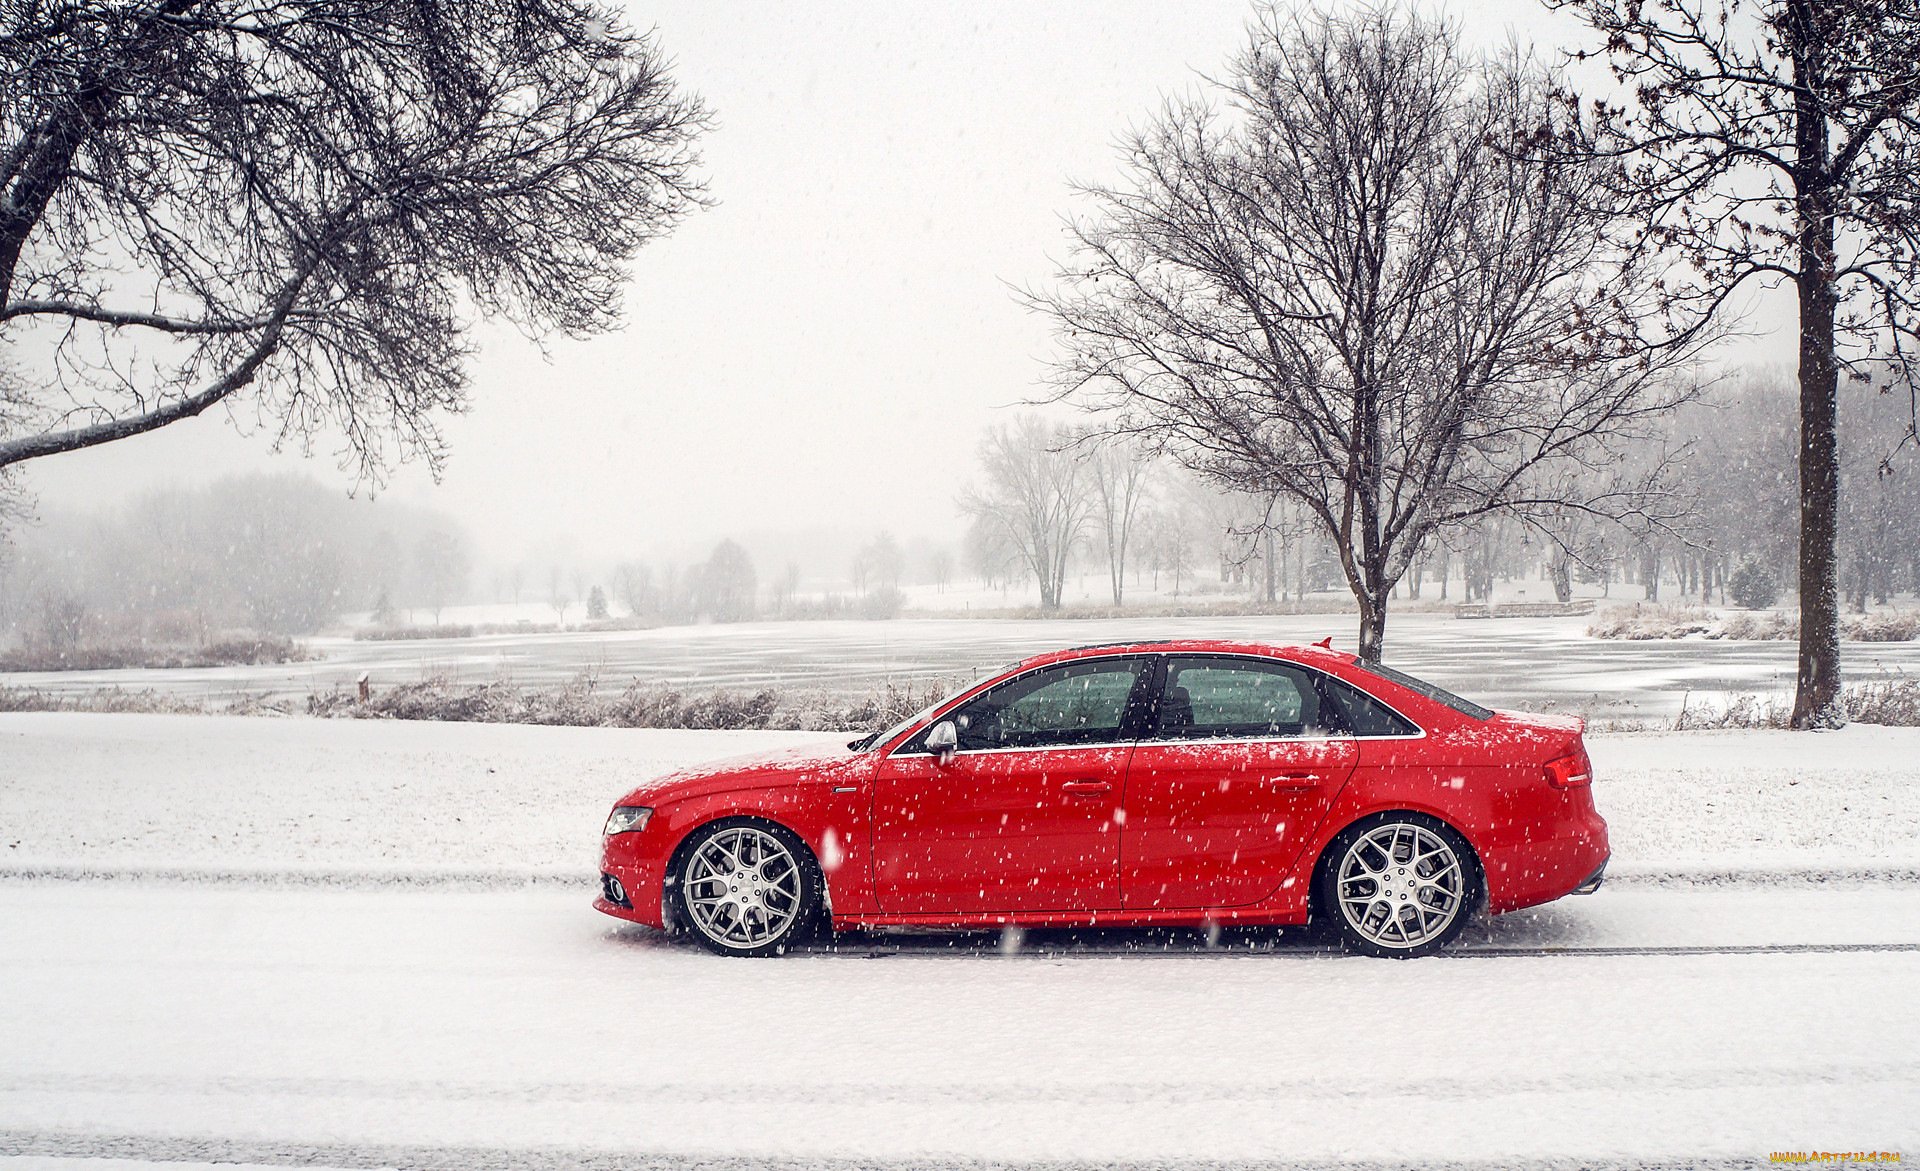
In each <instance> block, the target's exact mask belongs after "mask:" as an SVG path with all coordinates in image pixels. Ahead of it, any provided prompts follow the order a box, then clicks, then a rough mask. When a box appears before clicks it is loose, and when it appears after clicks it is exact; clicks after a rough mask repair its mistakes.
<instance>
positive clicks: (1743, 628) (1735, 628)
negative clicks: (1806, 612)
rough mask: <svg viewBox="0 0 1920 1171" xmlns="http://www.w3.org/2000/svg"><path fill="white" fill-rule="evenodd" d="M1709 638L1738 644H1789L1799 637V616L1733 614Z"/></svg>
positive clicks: (1765, 611) (1762, 611)
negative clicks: (1726, 639)
mask: <svg viewBox="0 0 1920 1171" xmlns="http://www.w3.org/2000/svg"><path fill="white" fill-rule="evenodd" d="M1711 637H1713V638H1730V639H1733V640H1735V641H1739V642H1791V641H1793V640H1794V639H1796V638H1799V637H1800V616H1799V615H1798V614H1781V613H1779V612H1777V611H1774V610H1761V611H1757V612H1754V613H1750V614H1734V615H1731V616H1729V617H1728V618H1727V620H1726V621H1724V622H1722V623H1721V624H1720V625H1719V626H1718V627H1716V628H1715V629H1714V630H1713V632H1712V634H1711Z"/></svg>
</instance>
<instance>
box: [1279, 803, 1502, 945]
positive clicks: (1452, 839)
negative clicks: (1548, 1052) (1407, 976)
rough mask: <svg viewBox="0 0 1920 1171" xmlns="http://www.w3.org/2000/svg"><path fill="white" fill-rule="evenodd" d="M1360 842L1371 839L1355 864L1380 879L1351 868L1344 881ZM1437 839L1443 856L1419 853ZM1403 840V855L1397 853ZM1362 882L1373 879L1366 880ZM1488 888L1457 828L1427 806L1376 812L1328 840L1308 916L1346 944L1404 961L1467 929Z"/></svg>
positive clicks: (1477, 861) (1477, 864)
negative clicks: (1453, 875)
mask: <svg viewBox="0 0 1920 1171" xmlns="http://www.w3.org/2000/svg"><path fill="white" fill-rule="evenodd" d="M1382 831H1388V832H1387V833H1385V834H1383V833H1382ZM1383 838H1386V839H1388V840H1390V841H1392V842H1393V843H1395V845H1394V853H1393V854H1391V855H1390V854H1388V853H1387V852H1386V850H1385V849H1383V848H1382V844H1381V842H1382V839H1383ZM1363 841H1366V842H1369V845H1368V846H1364V847H1361V848H1360V851H1359V855H1358V858H1357V859H1356V860H1355V862H1354V866H1355V867H1356V868H1357V869H1367V868H1371V867H1379V868H1380V874H1381V878H1380V879H1378V880H1375V879H1370V878H1368V877H1366V876H1364V875H1359V874H1355V875H1352V876H1350V877H1349V878H1347V879H1345V880H1343V879H1342V872H1343V868H1345V867H1347V866H1348V864H1349V855H1350V854H1352V853H1353V852H1354V851H1355V847H1356V846H1357V845H1359V843H1361V842H1363ZM1436 842H1437V843H1439V844H1441V845H1443V846H1444V847H1445V849H1446V851H1447V853H1446V854H1445V855H1438V856H1436V855H1433V854H1424V855H1423V854H1421V853H1420V850H1421V849H1423V848H1430V847H1432V846H1433V844H1434V843H1436ZM1402 844H1404V846H1405V847H1406V856H1405V857H1401V856H1400V853H1399V851H1400V849H1401V848H1402ZM1383 860H1384V862H1385V865H1384V866H1383V865H1382V862H1383ZM1448 864H1451V865H1452V866H1453V867H1455V868H1457V887H1456V888H1455V889H1453V890H1451V891H1449V890H1448V889H1447V866H1448ZM1423 870H1424V871H1425V873H1422V871H1423ZM1367 883H1371V884H1372V885H1371V886H1368V885H1363V884H1367ZM1343 886H1344V887H1346V891H1345V894H1346V896H1347V897H1346V898H1344V899H1343V898H1342V893H1343V891H1342V887H1343ZM1485 892H1486V879H1485V875H1484V874H1483V872H1482V871H1481V868H1480V859H1479V857H1478V856H1477V855H1476V854H1474V852H1473V847H1472V846H1471V845H1469V844H1468V843H1467V840H1466V839H1465V838H1464V837H1462V836H1461V835H1460V833H1459V831H1457V830H1455V829H1454V828H1453V827H1452V826H1450V825H1448V824H1447V823H1446V822H1444V821H1441V820H1440V819H1439V818H1437V817H1429V816H1427V815H1426V814H1424V813H1411V812H1407V813H1379V814H1375V815H1373V816H1372V817H1367V818H1362V819H1361V820H1359V821H1357V822H1355V823H1353V824H1352V825H1350V826H1348V827H1347V828H1346V829H1344V830H1342V831H1340V833H1339V834H1338V835H1337V836H1336V837H1335V838H1334V839H1333V841H1331V842H1329V843H1327V848H1326V850H1325V851H1324V852H1322V854H1321V856H1320V865H1319V867H1318V868H1317V871H1316V873H1315V875H1314V912H1315V914H1314V916H1313V918H1314V920H1315V921H1316V922H1324V923H1325V924H1326V925H1327V926H1328V927H1329V928H1331V929H1332V930H1333V931H1334V933H1336V934H1337V935H1338V936H1339V939H1340V946H1341V947H1342V948H1343V949H1344V950H1346V951H1349V952H1353V953H1356V954H1359V955H1367V956H1377V957H1381V958H1384V959H1399V960H1409V959H1414V958H1416V957H1418V956H1425V955H1432V954H1433V953H1434V952H1437V951H1439V950H1440V949H1441V948H1443V947H1445V946H1446V945H1447V944H1449V943H1451V942H1452V941H1453V939H1454V937H1455V936H1457V935H1459V934H1460V932H1461V931H1462V930H1464V929H1465V928H1466V925H1467V920H1469V919H1471V918H1472V917H1473V914H1474V912H1475V911H1476V910H1477V909H1478V908H1479V906H1480V903H1481V900H1482V899H1483V898H1484V896H1485ZM1362 905H1364V908H1365V909H1364V910H1363V911H1360V912H1359V917H1360V918H1362V919H1363V920H1364V921H1363V922H1356V910H1355V909H1356V907H1359V906H1362ZM1376 915H1377V916H1378V922H1376V921H1375V917H1376ZM1449 916H1450V917H1449ZM1396 935H1397V936H1398V938H1397V939H1396V938H1395V936H1396Z"/></svg>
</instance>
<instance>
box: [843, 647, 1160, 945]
mask: <svg viewBox="0 0 1920 1171" xmlns="http://www.w3.org/2000/svg"><path fill="white" fill-rule="evenodd" d="M1149 662H1150V660H1147V659H1145V658H1142V657H1139V656H1131V657H1109V658H1099V659H1077V660H1073V661H1071V662H1067V663H1059V664H1055V665H1054V666H1051V667H1044V668H1041V669H1039V670H1036V671H1031V672H1028V673H1027V674H1025V675H1020V676H1017V677H1015V678H1013V679H1010V680H1007V681H1006V682H1004V683H1001V684H999V685H997V686H995V687H993V688H991V689H989V690H987V691H985V692H982V693H981V694H980V695H977V696H975V697H974V698H972V699H970V700H968V701H967V702H966V703H965V704H963V705H962V706H961V707H959V708H957V709H955V710H954V711H953V712H950V713H948V716H947V718H949V719H952V720H953V721H954V723H955V725H956V727H957V729H958V732H959V748H958V750H957V751H956V752H955V753H954V754H953V756H952V758H951V759H950V760H949V761H948V762H947V763H945V764H942V763H940V762H939V760H938V759H937V758H936V757H934V756H932V755H930V754H929V753H928V752H927V751H926V749H925V746H924V741H925V736H926V734H925V732H922V733H921V734H919V735H917V736H914V737H912V738H911V739H909V740H908V741H906V743H904V744H903V745H901V747H900V748H899V749H897V750H896V751H895V752H893V753H892V754H891V755H890V756H888V758H887V759H886V761H885V762H883V763H882V764H881V766H880V769H879V773H878V775H877V776H876V778H875V783H874V806H873V848H874V884H875V891H876V894H877V896H878V899H879V903H880V908H881V910H883V911H887V912H893V913H898V914H979V913H994V912H1015V911H1089V910H1099V909H1113V908H1117V907H1119V906H1120V830H1121V826H1120V818H1119V810H1120V795H1121V788H1122V786H1123V784H1124V782H1125V780H1126V776H1127V763H1128V758H1129V756H1130V754H1131V753H1132V742H1131V741H1132V734H1133V726H1134V721H1133V720H1132V719H1131V718H1130V716H1129V713H1130V712H1131V711H1133V710H1135V705H1136V704H1137V703H1138V702H1139V700H1140V698H1141V697H1143V696H1144V694H1145V687H1146V684H1147V682H1148V680H1147V678H1146V676H1147V675H1149V674H1150V672H1148V671H1147V670H1146V669H1145V668H1146V666H1147V664H1148V663H1149Z"/></svg>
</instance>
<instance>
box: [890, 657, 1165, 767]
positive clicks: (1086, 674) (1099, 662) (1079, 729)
mask: <svg viewBox="0 0 1920 1171" xmlns="http://www.w3.org/2000/svg"><path fill="white" fill-rule="evenodd" d="M1145 662H1146V660H1145V659H1141V658H1137V657H1134V658H1113V659H1084V660H1080V661H1077V662H1071V663H1061V664H1058V665H1056V666H1052V667H1044V668H1042V669H1040V670H1038V671H1031V672H1029V673H1027V674H1025V675H1022V676H1020V677H1019V678H1017V679H1009V680H1008V681H1007V682H1005V683H1002V684H1001V685H1000V686H998V687H995V688H993V689H992V690H990V691H986V692H982V693H981V694H980V695H978V696H975V697H974V698H973V699H971V700H969V701H968V702H967V703H966V704H964V705H962V706H961V707H960V708H959V709H958V710H957V711H954V712H951V713H949V715H948V716H947V718H948V719H950V720H952V721H953V723H954V726H955V728H956V730H957V731H958V732H959V735H960V750H961V751H962V752H967V751H978V750H981V749H988V748H1044V747H1049V746H1055V745H1069V744H1105V743H1110V742H1112V741H1115V740H1118V739H1120V737H1121V727H1122V725H1124V724H1125V723H1126V714H1127V697H1128V696H1129V695H1131V694H1132V692H1133V686H1134V683H1135V682H1136V681H1137V680H1138V679H1139V678H1140V671H1141V667H1142V665H1143V664H1144V663H1145ZM924 739H925V733H921V734H920V735H919V736H916V737H915V738H914V740H913V742H911V743H909V744H908V745H907V746H906V750H907V751H918V750H920V748H921V743H920V742H921V741H923V740H924Z"/></svg>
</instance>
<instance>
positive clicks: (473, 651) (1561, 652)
mask: <svg viewBox="0 0 1920 1171" xmlns="http://www.w3.org/2000/svg"><path fill="white" fill-rule="evenodd" d="M1588 621H1589V619H1587V618H1580V617H1571V618H1502V619H1493V620H1479V621H1463V620H1460V619H1456V618H1452V617H1449V616H1447V615H1445V614H1434V613H1424V614H1423V613H1406V614H1396V615H1395V616H1394V617H1393V619H1392V620H1391V623H1390V624H1389V627H1388V657H1389V661H1390V662H1392V663H1393V664H1394V665H1395V666H1398V667H1400V668H1402V669H1404V670H1408V671H1412V672H1413V673H1415V674H1417V675H1422V676H1426V677H1428V678H1431V679H1433V680H1434V681H1435V682H1438V683H1441V684H1443V685H1445V686H1447V687H1450V688H1453V689H1454V690H1456V691H1458V692H1460V693H1461V694H1463V695H1467V696H1470V697H1472V698H1474V699H1478V700H1480V701H1482V702H1484V703H1490V704H1494V705H1496V706H1500V707H1513V708H1521V709H1530V710H1555V711H1567V712H1574V713H1578V714H1581V715H1586V716H1590V717H1596V718H1610V719H1636V718H1660V717H1666V716H1670V715H1671V714H1672V713H1673V712H1674V711H1676V710H1678V709H1679V707H1680V705H1681V704H1682V703H1683V702H1687V701H1689V697H1690V702H1692V703H1693V704H1694V706H1696V707H1698V706H1699V705H1701V704H1703V703H1712V702H1716V701H1718V700H1720V699H1721V698H1723V697H1724V696H1726V695H1727V694H1730V693H1741V692H1757V691H1782V690H1787V689H1790V688H1791V687H1792V685H1793V678H1794V645H1793V644H1792V643H1789V642H1729V641H1725V640H1713V641H1709V640H1702V639H1690V640H1685V641H1678V640H1675V641H1651V642H1622V641H1617V640H1610V639H1596V638H1590V637H1588V636H1587V635H1586V633H1585V631H1586V626H1587V623H1588ZM1354 623H1355V619H1354V618H1353V616H1352V615H1348V614H1319V615H1315V614H1308V615H1287V616H1278V617H1260V616H1255V617H1238V618H1227V617H1222V618H1116V619H1085V620H1072V619H1034V620H1021V619H965V618H950V619H939V618H902V619H898V620H895V621H891V622H851V621H847V622H747V623H737V624H728V625H709V626H676V627H663V628H660V629H656V630H634V631H612V632H595V633H577V632H576V633H567V634H498V635H486V636H481V637H477V638H466V639H438V640H415V641H407V642H356V641H354V640H352V639H347V638H331V639H315V640H313V642H312V646H313V649H315V650H317V651H318V652H319V653H320V654H321V655H322V656H323V657H322V658H320V659H317V660H315V661H312V662H305V663H287V664H280V665H270V666H260V667H221V668H201V669H190V670H172V671H60V672H36V673H14V674H0V686H8V687H33V688H39V689H43V690H51V691H90V690H93V689H95V688H99V687H124V688H132V689H145V688H153V689H157V690H160V691H164V692H167V693H170V694H174V695H179V696H185V697H188V698H193V699H201V700H213V701H216V702H217V701H222V700H228V699H232V698H234V697H236V696H239V695H243V694H265V695H272V696H278V697H293V698H295V699H299V698H303V697H305V696H306V695H308V694H311V693H312V692H315V691H326V690H330V689H334V688H340V689H351V688H352V687H353V686H354V681H355V680H357V679H358V678H359V677H360V675H362V674H363V673H364V674H366V675H368V676H369V679H370V682H371V684H372V685H373V686H374V687H375V688H384V687H391V686H393V685H395V684H399V683H411V682H414V681H417V680H419V679H421V678H422V677H424V676H427V675H441V676H446V677H448V678H451V679H453V680H456V681H459V682H466V683H484V682H489V681H492V680H495V679H501V678H507V679H512V680H514V681H516V682H519V683H522V684H527V685H540V684H552V683H558V682H562V681H566V680H570V679H574V678H576V677H578V676H580V675H581V674H582V673H587V672H591V673H593V674H594V675H595V676H596V677H597V678H598V679H599V681H600V684H601V685H602V686H605V687H611V688H615V689H618V688H620V687H624V686H625V685H626V684H628V683H629V682H632V681H634V680H640V681H643V682H649V683H664V684H672V685H675V686H681V687H689V688H695V689H702V688H756V687H769V686H783V687H803V688H820V689H826V690H832V691H836V692H841V693H857V692H865V691H869V690H871V689H873V688H876V687H880V686H882V685H884V684H887V683H889V682H892V683H902V682H920V683H924V682H928V681H934V680H941V681H946V680H954V679H968V678H973V677H976V676H978V675H979V674H980V673H982V672H984V671H988V670H991V669H993V668H996V667H999V666H1001V665H1003V664H1006V663H1009V662H1012V661H1014V660H1016V659H1020V658H1023V657H1025V656H1027V655H1030V654H1034V653H1036V652H1039V651H1045V650H1054V649H1058V648H1060V647H1064V646H1075V645H1080V644H1085V643H1100V642H1114V641H1119V640H1124V639H1150V638H1203V637H1221V638H1246V639H1258V640H1266V641H1272V642H1292V643H1306V642H1312V641H1315V640H1318V639H1321V638H1325V637H1327V636H1329V635H1331V636H1332V637H1333V640H1334V645H1335V646H1338V647H1343V648H1351V647H1352V646H1353V637H1354V629H1355V627H1354ZM1845 668H1846V671H1847V673H1848V675H1849V677H1852V678H1876V677H1881V676H1884V675H1885V674H1887V673H1889V672H1897V671H1904V672H1906V673H1908V674H1915V673H1920V642H1912V643H1858V644H1854V643H1850V644H1848V646H1847V648H1846V656H1845Z"/></svg>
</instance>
